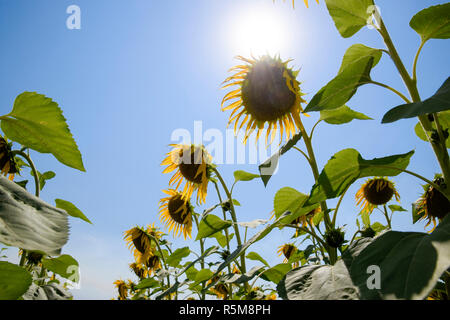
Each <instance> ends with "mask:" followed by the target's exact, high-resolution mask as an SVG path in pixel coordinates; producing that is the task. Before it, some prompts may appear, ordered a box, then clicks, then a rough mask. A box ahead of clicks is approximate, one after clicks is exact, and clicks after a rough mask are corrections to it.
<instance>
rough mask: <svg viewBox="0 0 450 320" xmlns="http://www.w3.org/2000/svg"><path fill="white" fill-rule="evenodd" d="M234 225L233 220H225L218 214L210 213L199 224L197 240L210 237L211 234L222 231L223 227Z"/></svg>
mask: <svg viewBox="0 0 450 320" xmlns="http://www.w3.org/2000/svg"><path fill="white" fill-rule="evenodd" d="M232 225H233V223H232V222H231V221H224V220H222V219H220V218H219V217H218V216H215V215H213V214H209V215H207V216H206V217H204V218H203V219H202V220H201V221H200V225H199V226H198V234H197V238H196V239H195V240H196V241H197V240H200V239H202V238H206V237H209V236H210V235H213V234H215V233H216V232H219V231H222V230H223V229H226V228H228V227H230V226H232Z"/></svg>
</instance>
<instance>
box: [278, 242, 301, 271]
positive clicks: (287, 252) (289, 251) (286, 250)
mask: <svg viewBox="0 0 450 320" xmlns="http://www.w3.org/2000/svg"><path fill="white" fill-rule="evenodd" d="M297 250H298V249H297V247H296V246H295V245H293V244H292V243H286V244H284V245H282V246H280V247H278V251H277V252H278V256H281V255H284V258H285V259H284V261H283V262H284V263H287V262H288V261H289V259H290V258H291V257H292V256H293V255H294V254H295V253H296V252H297ZM298 266H299V263H298V261H297V262H294V263H293V267H294V268H297V267H298Z"/></svg>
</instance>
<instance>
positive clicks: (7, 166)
mask: <svg viewBox="0 0 450 320" xmlns="http://www.w3.org/2000/svg"><path fill="white" fill-rule="evenodd" d="M11 147H12V146H11V143H8V142H7V141H6V140H5V138H3V137H2V136H0V170H1V174H2V175H4V176H5V177H6V176H8V175H9V177H8V179H9V180H11V181H12V180H14V174H16V173H17V172H18V170H17V166H16V162H15V160H14V155H13V154H12V153H11Z"/></svg>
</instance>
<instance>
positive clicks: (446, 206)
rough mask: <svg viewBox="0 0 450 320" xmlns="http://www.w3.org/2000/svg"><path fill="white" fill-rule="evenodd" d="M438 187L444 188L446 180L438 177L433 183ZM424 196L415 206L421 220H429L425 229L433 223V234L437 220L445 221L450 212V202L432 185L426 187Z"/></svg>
mask: <svg viewBox="0 0 450 320" xmlns="http://www.w3.org/2000/svg"><path fill="white" fill-rule="evenodd" d="M433 182H434V183H436V184H437V185H438V186H440V187H441V186H442V187H444V179H442V178H441V177H438V178H436V179H434V181H433ZM424 189H425V192H424V194H423V195H422V196H421V197H420V198H419V199H418V200H417V201H416V203H415V206H416V210H417V215H419V216H421V218H420V219H419V220H424V219H428V223H427V224H426V226H425V228H426V227H428V226H429V225H430V224H431V222H433V228H432V229H431V230H430V231H429V232H432V231H433V230H434V228H436V219H438V220H440V219H443V218H444V217H445V216H446V215H447V214H448V213H449V212H450V201H448V199H447V197H446V196H444V195H443V194H442V193H441V192H440V191H439V190H437V189H436V188H434V187H433V186H431V185H426V186H424Z"/></svg>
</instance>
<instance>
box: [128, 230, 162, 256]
mask: <svg viewBox="0 0 450 320" xmlns="http://www.w3.org/2000/svg"><path fill="white" fill-rule="evenodd" d="M124 235H125V236H124V239H125V241H126V242H127V244H128V248H129V249H131V250H132V251H133V254H134V256H135V258H136V259H137V258H138V257H139V256H141V255H147V254H150V253H152V252H153V250H154V248H155V246H156V245H155V244H154V243H153V241H154V240H153V239H152V237H151V236H149V234H148V233H147V231H146V230H144V228H142V227H134V228H131V229H130V230H127V231H125V232H124Z"/></svg>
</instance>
